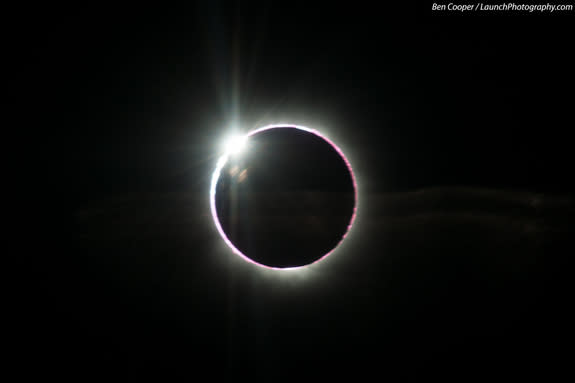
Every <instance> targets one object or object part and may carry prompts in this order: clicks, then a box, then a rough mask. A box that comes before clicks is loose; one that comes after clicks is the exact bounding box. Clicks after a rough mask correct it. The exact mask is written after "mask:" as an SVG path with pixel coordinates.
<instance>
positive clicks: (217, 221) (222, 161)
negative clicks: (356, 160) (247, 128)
mask: <svg viewBox="0 0 575 383" xmlns="http://www.w3.org/2000/svg"><path fill="white" fill-rule="evenodd" d="M278 128H282V129H299V130H303V131H305V132H308V133H312V134H315V135H316V136H318V137H320V138H321V139H323V140H324V141H325V142H327V143H328V144H330V145H331V147H332V148H333V149H335V151H336V152H337V153H338V154H339V155H340V157H341V158H342V159H343V161H344V163H345V165H346V166H347V169H348V170H349V174H350V175H351V180H352V182H353V192H354V205H353V214H352V216H351V219H350V220H349V224H348V225H347V229H346V231H345V233H344V234H343V235H342V237H341V239H340V240H339V242H338V243H337V244H336V245H335V246H334V248H333V249H331V250H330V251H329V252H327V253H326V254H324V255H323V256H321V257H320V258H318V259H316V260H315V261H313V262H312V263H308V264H307V265H302V266H296V267H272V266H268V265H264V264H261V263H258V262H256V261H254V260H253V259H251V258H249V257H248V256H246V255H245V254H243V253H242V252H241V251H240V250H239V249H238V248H237V247H235V246H234V244H233V243H232V241H230V239H229V238H228V236H227V235H226V233H225V232H224V229H223V228H222V225H221V224H220V219H219V217H218V213H217V211H216V186H217V184H218V180H219V178H220V173H221V170H222V169H223V167H224V166H225V165H226V163H227V162H228V157H229V155H230V153H228V152H226V153H224V154H223V155H222V156H221V157H220V158H219V159H218V162H217V164H216V169H215V170H214V173H213V174H212V182H211V186H210V208H211V210H212V218H213V219H214V224H215V225H216V228H217V229H218V232H219V233H220V235H221V237H222V239H223V240H224V242H225V243H226V245H228V247H229V248H230V249H232V251H233V252H234V253H235V254H236V255H239V256H240V257H241V258H242V259H244V260H245V261H247V262H249V263H252V264H254V265H256V266H260V267H264V268H266V269H270V270H296V269H301V268H304V267H308V266H311V265H313V264H315V263H317V262H319V261H321V260H322V259H325V258H326V257H328V256H329V255H330V254H331V253H333V252H334V251H335V249H337V248H338V247H339V245H340V244H341V243H342V242H343V240H344V239H345V237H346V236H347V234H348V233H349V230H350V229H351V227H352V225H353V222H354V221H355V216H356V213H357V183H356V181H355V175H354V173H353V169H352V168H351V164H350V163H349V161H348V160H347V158H346V157H345V155H344V154H343V152H342V151H341V149H340V148H339V147H338V146H337V145H336V144H334V143H333V142H332V141H331V140H330V139H329V138H327V137H325V136H323V135H322V134H320V133H319V132H318V131H317V130H313V129H310V128H306V127H305V126H299V125H292V124H274V125H267V126H264V127H262V128H258V129H255V130H252V131H251V132H249V133H248V134H247V135H246V136H245V137H246V139H247V138H248V137H251V136H253V135H256V134H258V133H261V132H263V131H266V130H270V129H278Z"/></svg>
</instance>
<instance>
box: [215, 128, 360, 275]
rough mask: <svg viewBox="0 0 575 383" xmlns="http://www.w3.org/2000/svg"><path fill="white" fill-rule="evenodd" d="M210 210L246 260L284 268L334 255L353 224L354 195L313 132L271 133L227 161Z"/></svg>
mask: <svg viewBox="0 0 575 383" xmlns="http://www.w3.org/2000/svg"><path fill="white" fill-rule="evenodd" d="M212 203H213V206H214V207H215V213H216V215H217V216H214V219H216V220H217V222H219V225H220V227H221V231H223V234H224V235H225V237H226V239H227V241H228V243H229V244H230V246H232V247H234V248H235V249H236V250H237V251H238V252H240V253H241V255H243V256H244V257H246V258H247V260H250V261H253V262H255V263H257V264H259V265H261V266H266V267H271V268H291V267H298V266H304V265H308V264H311V263H313V262H316V261H317V260H319V259H321V258H323V257H324V256H326V255H327V254H329V253H330V252H331V251H332V250H333V249H334V248H335V247H337V245H338V244H339V243H340V242H341V241H342V239H343V238H344V237H345V235H346V233H347V231H348V229H349V227H350V225H351V223H352V221H353V218H354V214H355V205H356V190H355V182H354V178H353V173H352V171H351V168H350V167H349V165H348V163H347V161H346V159H345V158H344V157H343V154H341V153H340V152H339V149H337V148H336V147H335V146H333V145H332V144H331V143H330V142H328V141H327V140H326V139H324V138H323V137H321V136H320V135H318V134H316V133H315V132H312V131H307V130H303V129H300V128H296V127H292V126H275V127H273V128H270V129H262V130H258V131H256V132H255V133H253V134H250V135H249V138H248V140H247V142H246V146H245V148H244V149H243V150H242V151H241V152H240V153H236V154H229V155H228V159H227V162H226V163H225V165H224V166H223V167H222V168H221V170H220V173H219V178H218V179H217V183H216V184H215V188H214V190H213V201H212Z"/></svg>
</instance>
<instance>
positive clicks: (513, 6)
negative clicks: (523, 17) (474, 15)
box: [431, 3, 573, 12]
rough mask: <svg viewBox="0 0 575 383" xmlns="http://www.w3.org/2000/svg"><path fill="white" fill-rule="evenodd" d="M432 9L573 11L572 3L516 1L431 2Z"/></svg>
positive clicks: (463, 10)
mask: <svg viewBox="0 0 575 383" xmlns="http://www.w3.org/2000/svg"><path fill="white" fill-rule="evenodd" d="M431 10H432V11H453V12H477V11H484V12H485V11H486V12H497V11H512V12H513V11H520V12H557V11H563V12H565V11H567V12H569V11H570V12H572V11H573V4H549V3H546V4H518V3H500V4H484V3H469V4H455V3H447V4H445V3H443V4H438V3H433V5H432V6H431Z"/></svg>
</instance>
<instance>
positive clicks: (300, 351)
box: [9, 1, 575, 381]
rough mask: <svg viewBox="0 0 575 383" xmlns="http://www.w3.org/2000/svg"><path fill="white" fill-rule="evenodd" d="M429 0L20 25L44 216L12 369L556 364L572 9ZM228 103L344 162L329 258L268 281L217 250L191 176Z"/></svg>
mask: <svg viewBox="0 0 575 383" xmlns="http://www.w3.org/2000/svg"><path fill="white" fill-rule="evenodd" d="M429 8H430V6H428V5H423V4H422V5H421V6H415V5H413V6H409V7H407V6H406V8H405V9H399V8H392V7H391V6H389V7H388V6H387V5H385V6H382V7H381V8H379V7H378V8H371V9H370V8H369V7H368V6H366V5H363V4H357V5H355V4H354V3H349V2H348V3H342V4H341V5H337V4H336V2H331V3H325V4H320V3H313V4H311V3H309V2H308V3H304V4H295V3H283V2H271V3H270V2H268V3H265V4H262V5H255V4H249V5H248V4H246V3H243V2H239V1H236V2H233V4H227V3H226V4H224V3H222V2H220V1H199V2H189V3H187V4H185V5H179V6H174V7H168V6H160V5H155V6H150V7H147V6H144V5H142V4H140V5H138V7H120V6H110V7H105V6H96V5H92V6H88V5H86V6H81V7H79V8H77V9H56V8H49V9H44V10H37V11H35V12H34V15H32V14H31V13H32V11H28V13H30V14H29V17H25V18H24V17H23V18H22V21H21V22H20V21H19V22H15V23H14V24H18V28H16V27H14V30H13V33H12V34H11V35H10V36H12V37H11V44H10V46H9V49H11V48H14V49H15V50H14V52H16V53H15V54H14V55H13V56H14V57H17V58H18V60H16V61H17V63H16V65H15V68H16V69H14V70H13V71H12V72H11V73H12V74H13V76H14V83H18V84H21V85H18V86H17V87H15V89H16V90H15V93H13V95H14V98H19V97H20V96H22V95H24V94H26V96H30V94H32V96H33V98H34V99H35V100H36V101H39V104H41V105H39V106H38V109H37V110H36V111H34V112H33V113H30V112H29V111H23V113H22V114H21V116H23V117H24V118H25V120H26V121H28V120H27V119H30V120H32V119H34V118H38V117H39V119H40V120H41V121H42V123H41V125H40V126H42V129H41V133H39V137H42V139H41V140H37V141H40V144H41V145H42V143H43V142H46V143H48V142H49V143H50V145H43V146H44V150H43V151H42V152H41V153H44V152H46V155H44V154H42V155H40V153H38V154H37V155H34V156H32V162H34V167H35V173H37V174H39V177H40V178H39V180H38V181H37V185H36V188H35V189H34V190H38V189H37V188H38V185H40V187H44V188H45V189H48V190H47V191H46V193H47V196H49V197H48V198H47V199H48V200H49V201H47V202H46V206H49V207H48V210H49V213H47V215H46V217H45V218H42V220H41V221H42V225H41V226H43V227H45V228H46V229H45V231H46V233H47V234H46V235H45V237H47V241H44V240H36V241H28V242H32V243H33V245H32V246H39V247H40V249H41V251H40V249H37V251H34V250H30V251H31V252H30V256H26V257H25V258H26V260H27V262H28V265H27V269H28V270H30V273H28V274H29V275H28V276H27V277H26V279H25V280H24V281H25V282H26V283H25V285H27V286H28V287H27V288H26V293H30V294H28V295H29V297H30V298H29V299H28V300H27V302H28V303H26V305H25V306H26V307H27V310H29V311H30V315H25V317H26V320H24V321H22V323H23V326H24V327H25V329H24V330H23V331H22V333H23V334H25V336H24V337H25V339H26V341H25V342H24V341H23V342H21V343H19V345H18V346H17V347H18V348H19V350H22V351H19V352H18V354H22V355H23V356H24V357H25V358H23V359H24V360H25V362H24V365H25V367H26V368H29V369H30V370H35V371H47V374H51V373H52V372H54V373H58V374H60V373H62V374H64V375H69V376H70V377H77V378H79V379H78V380H83V378H82V377H84V376H91V375H92V374H93V371H96V372H98V373H104V374H106V375H109V374H114V373H115V372H117V371H122V372H124V373H128V374H132V375H140V374H141V375H147V374H149V373H151V372H152V371H165V370H162V368H164V367H169V371H170V372H178V373H181V374H183V375H185V376H186V377H188V378H193V377H194V376H195V374H203V373H210V374H212V375H211V376H212V377H211V378H210V379H212V378H213V380H219V379H220V378H227V379H230V380H232V379H235V378H238V379H239V378H241V377H248V378H251V379H252V380H254V381H260V380H261V381H270V380H271V379H282V378H285V379H286V380H290V378H291V377H297V378H298V379H304V380H305V379H307V378H308V377H310V378H311V377H316V378H319V379H321V380H322V381H324V380H327V379H333V378H334V377H338V376H340V375H343V374H350V375H349V376H351V377H353V378H354V380H357V381H364V380H366V379H367V377H368V376H370V375H371V374H376V377H377V378H378V379H381V380H384V379H394V378H398V377H399V378H404V377H419V378H423V379H428V378H429V377H431V376H433V377H439V378H445V379H448V378H453V379H454V380H457V381H467V380H469V379H470V378H477V379H486V378H488V379H490V380H492V377H494V376H499V377H501V378H507V379H511V378H519V377H522V376H531V375H538V376H542V377H546V376H547V374H550V373H559V372H560V371H566V370H565V368H566V366H567V364H566V362H567V356H566V355H564V354H563V351H562V348H561V347H562V344H563V343H564V342H566V340H565V339H567V338H568V334H570V333H571V330H568V327H569V326H568V324H569V319H567V318H568V317H567V310H566V309H565V305H566V304H568V302H569V299H570V298H569V299H568V294H567V292H566V291H568V288H569V287H571V282H570V281H569V274H568V273H569V271H568V270H569V269H568V268H567V267H566V254H570V253H573V251H572V250H573V244H572V238H573V232H572V227H571V224H570V223H571V222H572V217H573V212H574V208H573V200H572V199H571V197H570V196H571V195H572V189H571V185H570V184H571V180H572V164H573V156H574V154H573V153H574V151H573V148H572V146H573V144H572V141H571V140H570V139H569V138H568V137H569V130H570V128H572V127H573V126H574V123H573V117H572V111H571V109H572V107H573V105H574V102H573V101H574V100H573V89H574V87H573V73H572V72H573V67H575V65H574V63H573V58H572V52H571V50H572V49H571V47H572V39H571V35H570V32H572V28H573V16H572V15H558V14H557V15H535V14H533V15H518V14H515V15H513V14H500V15H456V14H449V15H447V14H445V15H439V14H432V13H431V11H430V10H429ZM67 12H70V14H69V16H66V15H68V13H67ZM24 14H26V13H24ZM24 19H25V20H24ZM18 20H20V19H18ZM14 31H17V32H14ZM234 120H236V121H238V126H239V127H240V128H241V129H244V131H246V130H249V129H251V128H254V127H258V126H261V125H265V124H268V123H276V122H291V123H295V124H301V125H308V126H310V127H312V128H317V129H320V130H322V131H325V132H326V133H327V134H328V135H329V136H330V138H332V139H333V140H334V141H336V143H338V144H341V147H342V149H344V150H345V151H346V154H347V153H349V159H350V161H351V162H352V166H354V169H355V170H356V172H357V177H358V182H359V185H360V187H361V190H360V198H363V199H362V200H360V205H359V207H360V209H359V212H358V224H357V225H358V226H357V227H358V228H359V229H360V231H359V232H357V233H355V234H353V235H352V236H351V237H350V241H349V243H348V244H346V246H345V247H344V248H343V249H342V251H341V253H340V254H338V255H334V259H333V261H330V263H329V264H327V265H326V267H324V268H323V269H321V268H318V269H317V270H315V271H313V272H310V273H308V274H309V275H300V276H298V277H292V278H290V277H285V276H281V277H278V276H277V275H272V274H266V273H263V274H262V273H260V272H258V270H255V269H254V267H253V266H252V265H249V264H247V263H244V262H243V261H242V260H240V259H237V257H235V256H234V255H232V254H231V253H230V252H229V251H227V250H226V249H225V248H224V247H223V245H222V244H221V241H220V240H219V237H218V235H217V233H216V232H215V230H214V228H213V225H212V223H211V221H210V217H209V206H208V201H207V192H208V190H207V188H208V187H209V181H210V176H211V172H212V170H213V168H214V167H215V163H216V160H217V153H218V150H220V149H219V148H220V147H221V143H222V140H223V138H224V137H225V136H226V135H227V134H228V133H229V127H230V126H231V125H232V123H233V121H234ZM44 137H45V138H46V140H44ZM52 143H54V144H53V145H52ZM44 181H46V182H44ZM53 185H54V186H53ZM362 209H363V210H362ZM62 210H63V211H65V212H66V213H68V212H69V213H70V214H69V215H65V217H64V219H63V220H62V222H63V223H64V226H65V227H64V228H63V229H62V230H61V229H60V227H59V225H55V224H54V223H53V219H52V218H51V217H52V215H50V214H54V216H55V215H58V216H62V214H61V213H62ZM56 226H58V227H56ZM52 228H54V230H51V229H52ZM42 238H44V236H43V237H42ZM40 243H41V245H40ZM565 247H566V248H567V250H565ZM569 249H570V250H569ZM39 254H42V256H38V255H39ZM326 262H327V261H326ZM26 312H28V311H26ZM364 375H365V377H364Z"/></svg>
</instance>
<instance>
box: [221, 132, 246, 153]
mask: <svg viewBox="0 0 575 383" xmlns="http://www.w3.org/2000/svg"><path fill="white" fill-rule="evenodd" d="M247 140H248V136H239V135H238V136H232V137H230V138H228V139H227V141H226V143H225V150H226V154H238V153H240V152H241V151H242V150H244V149H245V147H246V142H247Z"/></svg>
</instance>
